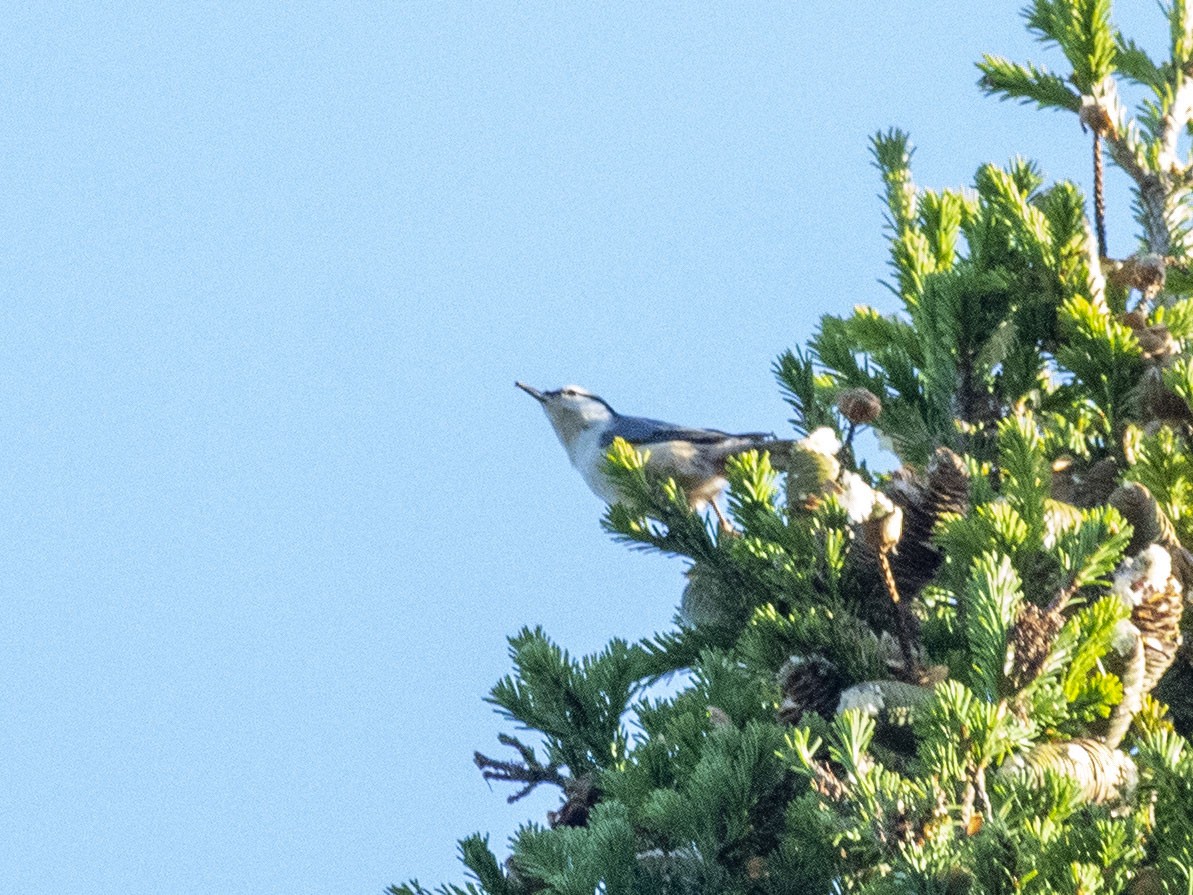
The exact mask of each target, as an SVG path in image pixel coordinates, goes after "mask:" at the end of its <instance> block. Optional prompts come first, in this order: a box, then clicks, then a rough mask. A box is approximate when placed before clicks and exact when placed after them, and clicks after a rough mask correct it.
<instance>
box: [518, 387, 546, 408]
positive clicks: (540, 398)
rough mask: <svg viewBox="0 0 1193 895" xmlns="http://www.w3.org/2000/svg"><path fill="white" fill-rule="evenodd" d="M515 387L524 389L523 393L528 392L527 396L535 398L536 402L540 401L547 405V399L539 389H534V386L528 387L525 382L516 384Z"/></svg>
mask: <svg viewBox="0 0 1193 895" xmlns="http://www.w3.org/2000/svg"><path fill="white" fill-rule="evenodd" d="M514 385H516V386H517V387H518V388H520V389H522V391H524V392H526V394H528V395H530V397H532V398H534V400H536V401H538V402H539V403H540V404H545V403H546V401H547V399H546V397H545V396H544V395H543V393H542V392H540V391H539V390H538V389H537V388H533V387H532V386H529V385H527V384H526V383H525V382H515V383H514Z"/></svg>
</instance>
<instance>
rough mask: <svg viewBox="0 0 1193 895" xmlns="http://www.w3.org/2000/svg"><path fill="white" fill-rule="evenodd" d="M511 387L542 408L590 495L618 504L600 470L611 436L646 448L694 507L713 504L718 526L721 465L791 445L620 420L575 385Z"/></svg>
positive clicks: (653, 465)
mask: <svg viewBox="0 0 1193 895" xmlns="http://www.w3.org/2000/svg"><path fill="white" fill-rule="evenodd" d="M514 384H515V385H516V386H517V387H518V388H520V389H522V391H524V392H526V393H527V394H528V395H530V396H531V397H532V398H534V399H535V400H536V401H538V402H539V403H540V404H542V405H543V410H544V411H545V412H546V414H547V419H549V420H550V421H551V425H552V426H553V427H554V429H555V434H556V435H558V436H559V440H560V441H561V442H563V446H564V449H565V450H567V452H568V457H569V459H571V461H572V465H573V466H575V467H576V469H578V470H579V471H580V475H582V476H583V477H584V481H585V482H587V483H588V487H589V488H591V489H592V491H593V493H594V494H596V495H597V497H599V498H601V499H602V500H604V501H605V502H607V503H616V502H617V501H618V499H619V497H620V495H619V494H618V492H617V487H616V486H615V485H614V483H613V482H612V481H610V479H609V478H608V476H606V475H605V471H604V464H605V452H606V451H608V449H609V446H610V445H611V444H612V443H613V439H614V438H622V439H625V440H626V441H627V442H629V443H630V444H631V445H633V446H634V447H635V448H645V449H647V450H648V451H649V452H650V459H649V460H648V461H647V464H646V465H647V468H648V469H651V470H653V471H655V472H658V473H660V474H661V475H664V476H669V477H671V478H673V479H675V481H676V483H677V484H678V485H679V486H680V487H681V488H683V490H684V493H686V494H687V496H688V501H689V502H690V503H691V505H692V507H693V508H694V509H697V510H698V509H701V508H702V507H704V506H706V505H708V504H712V507H713V510H714V512H716V514H717V516H718V518H720V520H721V523H722V525H727V523H726V521H725V517H724V516H722V515H721V511H720V509H719V508H718V507H717V504H716V500H715V498H716V496H717V494H718V493H720V491H721V489H722V488H724V487H725V478H724V476H725V461H727V460H728V459H729V458H730V457H732V456H733V455H734V454H740V453H743V452H744V451H749V450H753V449H755V448H760V449H762V450H767V449H771V448H786V447H789V446H790V442H782V441H776V440H775V437H774V435H771V434H769V433H767V432H747V433H745V434H743V435H730V434H729V433H728V432H721V431H719V430H717V429H689V428H687V427H686V426H676V425H673V424H672V423H663V422H659V421H658V420H652V419H646V418H644V417H640V416H623V415H621V414H620V413H618V412H617V411H616V410H614V409H613V408H612V407H610V406H609V403H608V402H607V401H605V400H604V399H603V398H599V397H597V396H596V395H594V394H593V393H592V392H590V391H587V390H585V389H582V388H580V387H579V386H576V385H567V386H564V387H563V388H559V389H555V390H554V391H549V392H543V391H539V390H538V389H536V388H531V387H530V386H529V385H525V384H524V383H521V382H516V383H514Z"/></svg>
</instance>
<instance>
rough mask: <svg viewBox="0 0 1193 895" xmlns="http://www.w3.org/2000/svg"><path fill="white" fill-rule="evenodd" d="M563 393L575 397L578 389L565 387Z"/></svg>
mask: <svg viewBox="0 0 1193 895" xmlns="http://www.w3.org/2000/svg"><path fill="white" fill-rule="evenodd" d="M563 393H564V394H565V395H567V396H568V397H569V398H574V397H576V390H575V389H574V388H565V389H564V390H563Z"/></svg>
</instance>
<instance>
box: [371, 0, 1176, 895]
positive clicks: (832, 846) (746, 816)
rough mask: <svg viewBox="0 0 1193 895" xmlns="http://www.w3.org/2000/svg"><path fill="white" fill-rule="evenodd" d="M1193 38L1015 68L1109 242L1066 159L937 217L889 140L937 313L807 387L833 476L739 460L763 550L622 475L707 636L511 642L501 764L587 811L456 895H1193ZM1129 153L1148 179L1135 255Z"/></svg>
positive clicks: (913, 308)
mask: <svg viewBox="0 0 1193 895" xmlns="http://www.w3.org/2000/svg"><path fill="white" fill-rule="evenodd" d="M1164 12H1165V14H1166V15H1167V17H1168V20H1169V22H1170V25H1171V40H1170V45H1169V47H1168V52H1167V58H1165V59H1163V60H1159V61H1157V60H1154V59H1153V58H1152V57H1151V56H1149V55H1148V53H1146V52H1145V51H1144V50H1143V49H1142V48H1140V47H1139V46H1138V45H1137V44H1135V43H1134V42H1133V41H1131V40H1130V39H1129V38H1127V37H1125V36H1124V35H1122V34H1121V33H1119V31H1118V30H1117V29H1116V28H1115V26H1114V25H1113V23H1112V19H1111V9H1110V3H1109V0H1035V2H1033V3H1032V4H1031V5H1030V6H1029V7H1028V8H1027V10H1026V11H1025V15H1026V19H1027V24H1028V27H1029V28H1030V29H1031V30H1032V31H1033V32H1034V33H1035V34H1036V35H1037V36H1038V37H1039V38H1040V39H1041V41H1042V42H1043V43H1045V44H1047V45H1050V46H1052V47H1054V48H1055V49H1057V50H1059V53H1060V55H1061V56H1063V59H1064V69H1063V70H1062V71H1061V72H1060V73H1054V72H1052V71H1049V70H1048V69H1046V68H1044V67H1042V66H1038V65H1035V64H1021V63H1015V62H1011V61H1008V60H1005V59H1001V58H998V57H994V56H987V57H986V58H985V59H984V60H983V61H982V62H981V63H980V64H979V67H980V69H981V72H982V75H981V80H980V84H981V87H982V89H983V90H984V91H986V92H987V93H989V94H992V95H994V96H998V97H1002V98H1010V99H1016V100H1021V101H1024V102H1030V103H1035V104H1036V105H1038V106H1040V107H1041V108H1048V109H1056V110H1061V111H1063V112H1067V113H1073V114H1074V116H1075V117H1076V120H1075V122H1074V124H1075V125H1077V126H1079V127H1080V128H1081V129H1082V130H1084V131H1085V132H1086V133H1087V134H1089V136H1090V137H1091V139H1092V144H1093V145H1092V149H1093V154H1094V168H1095V178H1094V190H1095V196H1094V197H1093V201H1092V203H1091V206H1092V222H1091V220H1090V218H1089V217H1087V213H1086V205H1087V202H1086V198H1085V197H1084V196H1082V195H1081V193H1080V191H1079V190H1078V189H1077V188H1076V187H1075V186H1074V185H1073V184H1071V183H1067V182H1060V183H1053V184H1046V183H1045V182H1044V179H1043V177H1042V176H1041V174H1040V173H1039V171H1038V170H1037V168H1036V167H1035V166H1034V165H1033V164H1031V163H1030V162H1027V161H1023V160H1014V161H1012V162H1011V163H1010V164H1008V165H1006V166H1003V167H999V166H996V165H986V166H984V167H982V168H981V169H980V170H979V171H978V172H977V174H976V175H975V177H974V182H973V184H972V189H968V190H941V191H934V190H930V189H924V188H921V187H917V186H916V185H915V184H914V182H913V180H912V176H911V167H910V161H911V155H912V152H911V148H910V144H909V140H908V138H907V136H906V135H904V134H903V133H900V132H898V131H890V132H887V133H882V134H879V135H877V136H875V137H874V139H873V146H872V149H873V156H874V162H875V165H876V167H877V169H878V172H879V174H880V176H881V179H882V183H883V186H884V190H885V200H886V205H887V226H888V231H889V234H888V235H889V240H890V252H891V272H892V279H891V286H892V288H893V289H894V291H895V292H896V294H897V295H898V297H899V300H900V302H901V305H902V308H901V310H900V311H899V312H897V313H894V314H889V315H883V314H880V313H878V312H877V311H875V310H872V309H870V308H864V307H861V308H855V309H854V310H853V311H852V313H851V314H849V315H848V316H843V317H834V316H829V317H825V318H824V319H823V320H822V321H821V323H820V326H819V328H818V330H817V332H816V334H815V336H814V337H813V338H812V339H811V341H810V343H809V344H808V345H807V346H806V347H804V348H801V349H797V350H795V351H792V352H789V353H786V354H784V355H783V356H782V357H780V358H779V359H778V360H777V362H776V364H775V370H774V372H775V374H776V376H777V379H778V383H779V386H780V388H781V390H782V392H783V394H784V396H785V397H786V400H787V401H788V402H789V403H790V405H791V408H792V410H793V412H794V419H793V420H792V423H793V426H794V427H795V430H796V433H797V435H798V436H800V437H802V438H803V439H804V440H803V441H802V442H801V448H802V449H801V450H799V451H797V452H796V453H795V455H794V456H793V457H791V458H790V459H789V460H788V461H786V462H785V464H784V468H783V469H781V470H780V469H776V468H775V467H774V466H773V465H772V460H771V458H770V457H769V456H768V455H767V454H765V453H761V454H760V453H749V454H745V455H742V456H740V457H737V458H735V459H734V460H733V461H731V463H730V468H729V479H730V490H729V494H728V502H729V506H730V511H731V514H732V517H733V520H734V523H735V526H736V529H735V530H734V531H723V530H721V529H719V528H718V527H716V526H714V525H712V524H710V523H709V522H707V521H706V520H705V519H703V518H701V517H700V516H698V515H696V514H694V513H693V511H692V510H691V509H690V507H689V505H688V502H687V501H686V499H685V498H684V496H683V494H682V492H681V491H680V490H679V489H678V488H677V487H676V485H675V484H674V483H673V482H668V481H660V480H657V479H656V478H654V477H653V476H652V475H651V474H649V473H648V471H647V470H646V467H645V463H644V457H643V456H642V455H640V454H637V453H636V452H635V451H634V450H633V449H632V448H630V447H629V446H628V445H626V444H624V443H615V444H614V447H613V449H612V450H611V451H610V454H609V458H608V463H609V471H610V474H611V475H613V476H615V477H616V480H617V481H618V483H619V484H620V486H621V489H622V491H623V492H624V494H625V495H626V500H625V501H624V502H622V503H619V504H616V505H614V506H612V507H610V508H609V510H608V513H607V515H606V517H605V526H606V527H607V529H608V530H609V531H610V532H611V533H612V534H613V535H614V536H615V537H616V538H619V539H621V540H624V541H626V542H627V543H629V544H632V545H634V546H637V547H644V548H647V549H653V550H658V551H662V552H664V553H667V554H670V555H678V556H681V557H684V558H685V559H686V560H687V561H688V563H689V568H688V571H687V576H688V583H687V587H686V589H685V592H684V598H683V604H682V606H681V607H680V613H679V616H678V617H677V620H676V627H675V629H674V630H671V631H668V632H665V633H663V634H660V635H659V636H657V637H656V638H654V639H652V640H649V641H645V642H641V643H636V644H630V643H626V642H624V641H614V642H612V643H611V644H609V646H608V647H607V648H606V649H604V650H603V651H601V652H600V653H598V654H596V655H593V656H588V657H584V658H581V659H576V658H573V657H571V656H569V655H568V653H567V652H566V651H564V650H563V649H561V648H560V647H559V646H557V645H556V644H554V643H553V642H552V641H551V640H550V639H549V638H548V637H547V635H546V634H545V633H544V632H543V631H541V630H537V629H536V630H530V629H526V630H523V631H522V632H520V633H519V634H518V635H516V636H515V637H513V638H512V639H511V641H510V644H511V656H512V659H513V665H514V670H513V673H512V674H510V675H509V676H508V677H506V678H504V679H503V680H501V681H499V682H498V683H497V684H496V686H494V688H493V690H492V692H491V694H490V696H489V700H490V701H491V702H492V703H493V705H494V706H495V707H496V708H497V710H498V711H499V712H500V713H501V714H502V715H503V716H504V717H505V718H507V719H508V720H509V721H510V722H511V723H512V724H514V725H516V726H517V727H519V728H521V729H522V730H528V731H531V732H532V734H533V738H532V737H526V736H524V735H523V736H522V737H514V736H512V735H505V736H503V737H502V738H501V740H502V743H503V744H504V745H505V746H507V747H509V748H510V749H511V750H512V751H511V752H509V753H507V757H503V758H491V757H486V756H485V755H481V754H479V753H478V754H477V757H476V761H477V764H478V765H479V767H480V769H481V771H482V772H483V773H484V775H485V776H486V777H487V778H489V779H494V780H501V781H508V782H510V783H512V784H513V785H514V786H516V787H518V789H517V790H516V791H514V796H515V797H517V796H518V795H521V794H524V793H525V792H528V791H529V790H531V789H533V788H534V787H536V786H539V785H544V784H545V785H548V786H554V787H558V788H559V790H560V793H561V802H560V805H559V808H558V810H556V811H554V812H552V813H551V814H550V815H549V817H548V818H546V822H545V823H541V824H540V823H531V824H528V825H526V826H525V827H523V828H522V829H521V830H520V831H519V832H518V833H517V834H516V836H515V837H514V838H513V841H512V843H511V846H510V850H509V854H508V857H507V858H505V859H499V858H498V857H497V856H496V855H495V854H494V852H493V851H492V850H491V848H490V846H489V844H488V842H487V840H486V839H485V838H484V837H482V836H479V835H478V836H472V837H469V838H468V839H465V840H464V841H463V842H462V843H461V853H462V857H463V861H464V864H465V865H466V867H467V869H468V871H469V872H470V875H471V877H472V881H470V882H468V883H466V884H465V885H463V886H453V885H448V886H443V887H440V888H438V889H435V890H434V891H435V892H437V893H443V895H462V893H470V895H480V893H488V895H531V893H552V895H591V893H594V892H605V893H609V895H613V893H627V895H628V893H645V895H651V893H658V895H663V893H676V895H679V893H707V895H714V893H726V895H728V893H735V895H736V893H743V895H745V893H750V895H753V893H758V895H781V893H798V895H813V893H830V892H831V893H839V892H846V891H850V892H874V893H880V892H883V893H885V892H892V893H893V892H932V893H941V895H964V893H975V895H976V893H1001V892H1019V891H1022V892H1040V893H1050V892H1095V891H1106V892H1118V891H1122V890H1126V889H1129V890H1130V891H1132V892H1137V893H1145V892H1147V893H1150V892H1157V893H1158V892H1168V893H1178V892H1181V893H1185V892H1193V748H1191V747H1190V745H1189V743H1188V741H1187V739H1186V737H1188V736H1189V735H1190V733H1191V732H1193V651H1191V650H1190V649H1189V647H1188V646H1184V647H1182V646H1181V642H1182V641H1181V629H1182V624H1186V625H1187V624H1188V622H1187V621H1185V619H1186V618H1188V619H1190V620H1193V613H1188V612H1185V611H1184V610H1185V606H1186V598H1185V595H1186V594H1187V593H1189V591H1190V588H1191V587H1193V555H1190V553H1189V552H1188V551H1187V550H1186V548H1185V546H1184V545H1186V544H1193V451H1191V449H1190V439H1191V438H1193V409H1191V408H1193V297H1191V296H1193V223H1191V216H1190V215H1191V210H1193V201H1191V199H1190V195H1189V193H1190V188H1191V187H1193V162H1191V160H1190V158H1189V157H1188V154H1187V153H1186V152H1185V151H1184V150H1183V149H1182V146H1181V140H1182V137H1185V136H1186V135H1187V134H1188V133H1189V132H1190V129H1191V128H1190V122H1191V120H1193V10H1191V9H1190V8H1189V6H1188V5H1187V4H1186V2H1184V0H1174V2H1173V3H1172V5H1171V6H1170V7H1167V8H1166V9H1165V10H1164ZM1120 87H1129V88H1130V89H1131V91H1132V92H1133V93H1140V92H1142V93H1143V95H1144V96H1145V98H1144V99H1143V101H1142V102H1141V103H1140V105H1139V107H1138V108H1137V109H1136V110H1135V111H1134V112H1130V111H1128V110H1127V109H1126V108H1125V107H1124V105H1123V103H1122V101H1121V100H1120ZM1075 131H1076V128H1075ZM1104 156H1108V157H1109V159H1110V160H1111V162H1112V163H1113V164H1115V165H1117V166H1119V167H1120V168H1121V169H1122V170H1123V171H1124V172H1126V174H1127V175H1128V176H1129V178H1130V180H1131V182H1132V183H1133V191H1134V200H1135V211H1136V217H1137V220H1138V224H1139V239H1140V242H1139V248H1138V251H1137V252H1136V253H1135V254H1133V255H1131V256H1130V257H1127V258H1123V259H1113V258H1109V257H1107V250H1106V239H1105V215H1104V204H1103V200H1102V195H1101V181H1102V162H1103V157H1104ZM863 427H870V428H872V429H873V431H874V432H875V433H876V434H877V435H878V437H879V440H880V443H882V444H883V445H885V446H886V448H887V449H889V450H890V451H891V452H893V453H894V455H895V456H896V458H897V461H898V463H899V464H901V465H900V467H899V468H898V469H897V471H896V472H894V473H892V474H888V475H875V474H873V473H872V472H871V471H870V470H869V469H868V468H867V464H866V463H865V462H864V461H862V460H861V459H859V457H858V456H857V454H856V452H855V450H854V440H855V437H856V434H857V432H858V431H859V430H860V429H861V428H863ZM678 671H685V672H687V678H686V680H687V681H688V684H687V686H686V687H685V688H684V689H682V690H681V691H680V692H679V693H678V694H677V695H675V696H673V697H669V698H657V697H656V698H652V697H650V696H649V695H648V687H649V685H650V684H651V683H652V682H654V681H656V680H658V679H659V678H661V677H664V676H666V675H669V674H672V673H675V672H678ZM390 891H391V892H392V893H394V895H427V893H429V892H430V891H431V890H427V889H424V888H423V887H422V886H420V885H419V884H417V883H414V882H411V883H408V884H406V885H401V886H395V887H393V888H392V889H391V890H390Z"/></svg>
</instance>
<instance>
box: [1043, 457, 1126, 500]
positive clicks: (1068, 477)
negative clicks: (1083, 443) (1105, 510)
mask: <svg viewBox="0 0 1193 895" xmlns="http://www.w3.org/2000/svg"><path fill="white" fill-rule="evenodd" d="M1117 484H1118V465H1117V464H1116V463H1115V462H1114V460H1112V459H1111V458H1109V457H1104V458H1103V459H1101V460H1098V461H1097V462H1096V463H1092V464H1090V465H1089V466H1088V467H1084V468H1083V467H1080V466H1078V465H1077V463H1076V462H1075V461H1074V460H1073V458H1072V457H1069V456H1064V457H1058V458H1057V459H1056V460H1055V461H1053V463H1052V499H1053V500H1058V501H1060V502H1061V503H1069V504H1072V505H1073V506H1075V507H1087V508H1088V507H1095V506H1098V505H1100V504H1103V503H1105V502H1106V498H1108V497H1109V496H1110V493H1111V492H1112V491H1113V490H1114V486H1115V485H1117Z"/></svg>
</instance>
